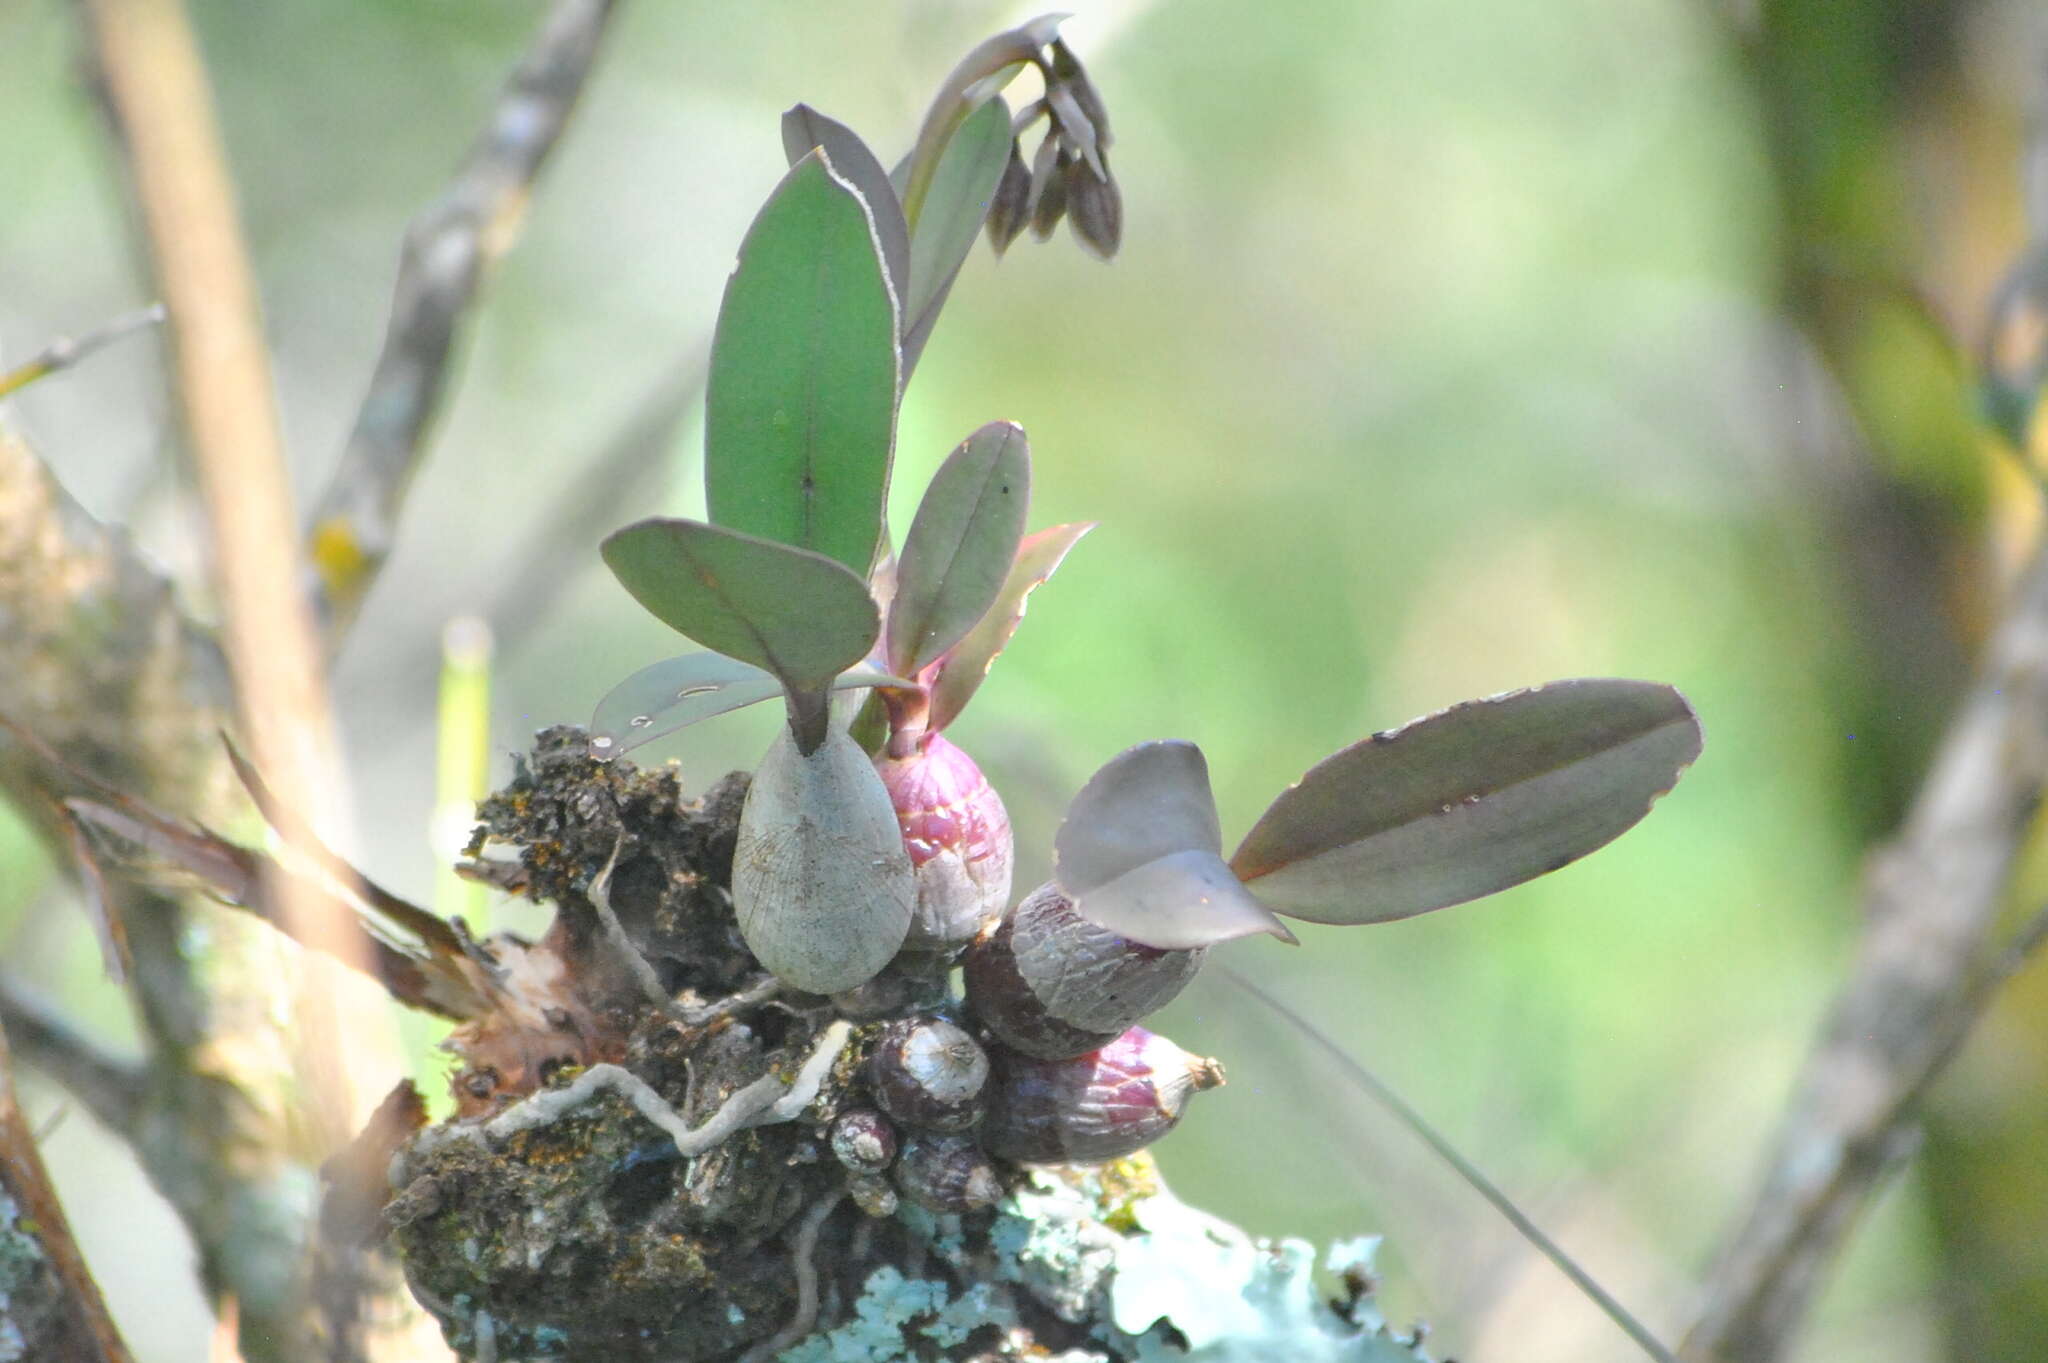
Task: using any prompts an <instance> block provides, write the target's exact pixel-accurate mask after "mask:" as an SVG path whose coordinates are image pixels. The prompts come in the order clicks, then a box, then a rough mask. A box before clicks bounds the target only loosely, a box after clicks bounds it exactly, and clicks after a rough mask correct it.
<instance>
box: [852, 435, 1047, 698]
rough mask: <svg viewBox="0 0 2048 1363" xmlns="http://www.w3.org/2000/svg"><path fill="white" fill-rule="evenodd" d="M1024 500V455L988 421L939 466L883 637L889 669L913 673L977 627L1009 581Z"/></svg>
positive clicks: (1018, 441)
mask: <svg viewBox="0 0 2048 1363" xmlns="http://www.w3.org/2000/svg"><path fill="white" fill-rule="evenodd" d="M1030 501H1031V448H1030V446H1029V445H1028V444H1027V443H1026V442H1025V439H1024V430H1023V428H1022V427H1021V426H1018V425H1017V424H1016V423H1014V422H1009V421H991V422H990V423H989V424H988V425H986V426H983V427H982V428H981V429H980V430H978V431H976V432H975V433H974V434H973V435H970V436H968V437H967V439H966V440H965V441H963V442H962V443H961V445H960V447H959V448H958V449H956V450H954V451H953V453H952V454H950V455H948V456H947V457H946V462H945V463H943V464H941V465H939V471H938V472H937V473H936V474H934V475H933V476H932V483H931V486H930V487H929V488H927V489H925V494H924V500H923V501H922V502H920V503H919V504H918V508H917V516H916V517H915V519H913V520H912V521H911V523H910V533H909V534H908V535H906V536H905V537H904V540H903V557H902V559H901V561H900V562H899V563H898V565H897V569H896V594H895V598H894V600H893V601H892V602H891V604H890V607H889V624H888V630H887V634H886V636H885V637H886V640H887V650H886V652H887V655H888V658H889V666H891V667H893V668H894V669H896V670H897V671H898V672H902V673H905V674H910V673H915V672H916V671H917V670H918V669H920V668H922V667H924V666H925V665H926V664H928V663H930V662H932V661H934V660H936V659H937V658H938V657H939V656H940V655H941V654H943V653H944V652H945V651H946V650H947V649H949V648H951V647H952V646H953V645H955V644H957V643H959V642H960V640H961V639H962V638H964V637H965V636H966V634H967V632H968V631H969V630H971V629H973V628H974V626H975V625H976V624H978V623H980V621H981V618H982V616H984V615H986V614H987V613H988V610H989V608H990V607H991V606H993V605H994V604H995V603H996V598H997V597H998V596H999V595H1001V593H1002V590H1003V582H1004V580H1005V579H1007V578H1008V577H1009V573H1010V566H1011V565H1012V564H1013V563H1015V562H1016V560H1017V546H1018V544H1019V543H1021V542H1022V540H1023V537H1024V514H1025V511H1026V510H1027V509H1028V507H1029V504H1030Z"/></svg>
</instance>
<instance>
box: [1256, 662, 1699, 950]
mask: <svg viewBox="0 0 2048 1363" xmlns="http://www.w3.org/2000/svg"><path fill="white" fill-rule="evenodd" d="M1699 752H1700V729H1699V722H1698V721H1697V720H1696V719H1695V718H1694V717H1693V713H1692V708H1691V707H1690V706H1689V705H1687V704H1686V701H1685V697H1683V696H1681V695H1680V694H1679V693H1678V692H1677V691H1675V690H1673V689H1672V688H1671V687H1668V686H1662V685H1658V684H1656V683H1654V682H1641V681H1620V680H1611V679H1603V678H1587V679H1579V680H1574V681H1561V682H1552V683H1551V684H1550V685H1548V686H1539V687H1536V688H1534V689H1532V690H1527V691H1511V692H1508V693H1507V694H1506V695H1501V696H1493V697H1490V698H1488V699H1486V700H1475V701H1468V702H1466V703H1465V704H1463V705H1454V706H1452V707H1451V708H1450V709H1448V710H1444V711H1441V712H1439V713H1437V714H1434V715H1430V716H1428V717H1427V718H1424V719H1418V720H1416V721H1414V722H1413V723H1411V724H1408V725H1406V726H1404V727H1402V728H1399V729H1395V730H1392V731H1391V732H1388V733H1382V734H1375V735H1374V736H1373V737H1371V738H1368V739H1366V740H1364V741H1362V742H1359V743H1355V744H1353V745H1352V746H1351V747H1348V748H1346V749H1344V750H1343V751H1342V752H1339V753H1337V754H1335V755H1334V756H1331V757H1329V758H1326V759H1325V760H1324V761H1322V762H1321V763H1319V764H1318V765H1317V766H1315V767H1314V768H1312V769H1311V770H1310V771H1309V773H1308V774H1307V775H1306V776H1304V777H1302V778H1301V780H1300V781H1299V782H1298V783H1296V784H1295V785H1293V786H1291V787H1289V788H1288V789H1287V790H1286V791H1284V792H1282V794H1281V796H1280V798H1279V799H1277V800H1275V801H1273V803H1272V805H1271V807H1269V808H1268V809H1267V810H1266V812H1265V814H1264V816H1262V817H1261V818H1260V819H1259V821H1258V823H1257V824H1256V825H1255V826H1254V827H1253V828H1252V831H1251V832H1250V833H1249V834H1247V835H1246V837H1245V840H1244V842H1243V843H1242V844H1241V845H1240V846H1239V847H1238V849H1237V851H1236V853H1235V854H1234V855H1233V856H1232V857H1231V859H1230V866H1231V869H1232V870H1233V871H1235V872H1236V873H1237V876H1238V878H1239V879H1240V880H1242V881H1243V882H1244V883H1245V885H1246V887H1247V888H1248V889H1250V890H1251V891H1252V892H1253V893H1255V894H1257V895H1258V896H1259V898H1260V899H1261V900H1263V901H1264V902H1265V903H1267V904H1268V905H1270V906H1271V907H1272V908H1274V909H1276V910H1278V911H1279V912H1281V913H1284V914H1288V915H1290V916H1292V917H1295V918H1306V919H1308V920H1309V921H1311V922H1317V923H1377V922H1384V921H1386V920H1389V919H1394V918H1406V917H1408V916H1409V915H1411V914H1418V913H1427V912H1428V911H1429V910H1431V909H1440V908H1443V907H1445V906H1446V905H1450V904H1459V903H1463V902H1464V901H1466V900H1468V899H1476V898H1478V897H1479V896H1481V895H1486V894H1492V893H1493V892H1494V891H1496V890H1504V889H1506V888H1507V887H1508V886H1510V885H1516V884H1519V883H1521V882H1522V881H1524V880H1529V879H1531V878H1533V877H1535V876H1539V875H1542V874H1543V873H1544V872H1546V871H1554V870H1556V869H1558V868H1559V867H1561V866H1564V865H1566V864H1567V863H1569V862H1572V861H1575V860H1577V859H1578V858H1580V857H1582V856H1584V855H1585V854H1586V853H1588V852H1590V851H1592V850H1593V849H1594V848H1596V847H1599V846H1601V845H1603V844H1605V843H1607V842H1609V841H1611V840H1613V839H1614V838H1616V837H1618V836H1619V835H1620V834H1621V833H1622V832H1623V831H1624V830H1626V829H1627V828H1628V827H1629V826H1630V825H1631V824H1633V823H1635V822H1636V820H1638V819H1640V818H1642V817H1643V815H1644V814H1645V813H1647V812H1648V811H1649V808H1650V804H1651V802H1652V801H1654V800H1655V799H1656V798H1657V797H1658V796H1659V795H1662V794H1663V793H1664V792H1665V791H1667V790H1669V789H1671V787H1672V785H1673V784H1675V783H1676V782H1677V780H1678V777H1679V773H1681V772H1682V771H1684V770H1685V768H1686V766H1687V765H1688V764H1690V763H1691V762H1692V760H1693V759H1694V758H1695V757H1698V756H1699Z"/></svg>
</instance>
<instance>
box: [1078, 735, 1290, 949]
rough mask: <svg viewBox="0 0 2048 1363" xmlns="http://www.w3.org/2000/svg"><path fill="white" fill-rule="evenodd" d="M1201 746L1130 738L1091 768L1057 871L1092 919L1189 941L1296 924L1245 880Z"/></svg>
mask: <svg viewBox="0 0 2048 1363" xmlns="http://www.w3.org/2000/svg"><path fill="white" fill-rule="evenodd" d="M1222 847H1223V830H1222V827H1221V826H1220V825H1219V824H1218V822H1217V819H1216V797H1215V796H1214V795H1213V794H1211V792H1210V790H1209V764H1208V762H1207V761H1206V760H1205V759H1204V758H1203V756H1202V750H1201V749H1200V748H1197V747H1196V746H1195V745H1194V744H1192V743H1189V742H1185V741H1184V740H1181V739H1166V740H1162V741H1160V742H1155V743H1140V744H1138V745H1137V746H1136V747H1134V748H1126V749H1125V750H1124V751H1123V752H1121V753H1118V754H1117V755H1116V756H1115V757H1113V758H1111V759H1110V760H1109V761H1108V762H1106V763H1104V764H1103V766H1102V769H1101V770H1100V771H1098V772H1096V773H1095V775H1093V776H1091V777H1089V778H1088V784H1087V785H1085V786H1083V787H1081V793H1080V794H1078V795H1076V796H1075V797H1074V801H1073V803H1072V804H1070V805H1068V806H1067V817H1066V819H1065V821H1064V822H1062V823H1061V824H1060V831H1059V833H1058V834H1057V835H1056V836H1055V837H1054V839H1053V879H1054V880H1055V881H1056V882H1058V884H1059V887H1060V889H1061V890H1063V891H1064V892H1065V893H1066V894H1067V896H1068V897H1069V898H1071V899H1072V900H1073V901H1074V911H1075V912H1076V913H1079V914H1080V915H1081V916H1082V917H1083V918H1086V919H1087V920H1088V921H1090V922H1091V923H1095V924H1097V925H1099V926H1101V927H1105V928H1108V929H1109V930H1110V931H1112V932H1114V933H1116V934H1118V935H1119V936H1122V937H1128V938H1130V939H1131V940H1132V941H1134V942H1138V943H1141V944H1143V945H1145V946H1148V947H1159V948H1163V949H1167V950H1174V951H1186V950H1190V949H1193V948H1195V947H1205V946H1210V945H1213V944H1214V943H1217V942H1226V941H1229V940H1230V939H1231V938H1233V937H1244V936H1247V935H1249V934H1251V933H1254V932H1270V933H1272V934H1273V935H1274V936H1276V937H1279V938H1281V939H1282V940H1284V941H1289V942H1291V941H1293V940H1294V934H1293V933H1291V932H1289V931H1288V930H1287V928H1286V927H1285V926H1284V925H1283V924H1282V923H1281V922H1280V920H1279V919H1277V918H1275V917H1274V916H1273V914H1272V913H1271V912H1270V911H1269V910H1267V909H1266V907H1265V906H1264V905H1262V904H1260V903H1259V902H1258V900H1257V899H1255V898H1253V897H1252V896H1251V895H1250V894H1248V893H1246V891H1245V889H1244V887H1243V886H1241V885H1239V884H1238V883H1237V879H1236V877H1234V876H1233V875H1232V874H1231V873H1230V868H1229V867H1228V866H1226V865H1224V862H1223V857H1222V855H1221V853H1222Z"/></svg>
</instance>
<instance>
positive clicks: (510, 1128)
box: [415, 1019, 853, 1158]
mask: <svg viewBox="0 0 2048 1363" xmlns="http://www.w3.org/2000/svg"><path fill="white" fill-rule="evenodd" d="M852 1035H853V1024H852V1023H849V1022H847V1021H845V1020H844V1019H841V1020H840V1021H837V1022H834V1023H833V1024H832V1025H831V1026H829V1027H827V1028H826V1029H825V1030H824V1032H823V1033H822V1034H820V1036H819V1037H818V1044H817V1045H816V1046H814V1047H813V1048H812V1049H811V1053H810V1055H809V1056H807V1057H806V1058H805V1060H804V1063H803V1067H802V1068H801V1069H799V1070H798V1071H797V1076H796V1080H795V1082H794V1083H789V1084H785V1083H784V1082H783V1081H782V1080H780V1079H778V1078H776V1077H775V1076H774V1075H773V1074H765V1075H763V1076H761V1077H760V1078H759V1079H756V1080H755V1081H754V1082H753V1083H751V1084H748V1085H747V1086H746V1087H745V1088H742V1089H739V1090H738V1091H737V1092H735V1093H734V1094H733V1095H732V1096H731V1097H729V1098H727V1099H726V1100H725V1102H724V1103H722V1104H720V1106H719V1108H718V1110H717V1111H716V1112H714V1113H712V1114H711V1115H710V1116H709V1117H707V1118H706V1119H705V1120H704V1122H703V1124H702V1125H700V1126H694V1127H693V1126H691V1125H690V1124H689V1123H688V1122H686V1121H684V1120H683V1117H682V1114H681V1113H679V1112H677V1111H676V1110H675V1109H674V1108H673V1107H671V1106H669V1103H668V1100H667V1099H665V1098H663V1097H662V1096H661V1095H660V1094H659V1093H657V1092H655V1091H654V1088H653V1087H652V1086H651V1085H650V1084H648V1082H647V1081H646V1080H644V1079H642V1078H641V1077H640V1076H639V1075H637V1074H634V1073H633V1072H632V1071H631V1070H629V1069H626V1068H625V1067H623V1066H620V1065H611V1064H604V1065H592V1066H591V1067H590V1068H589V1069H587V1070H585V1071H583V1073H581V1074H579V1075H577V1076H576V1078H575V1080H574V1081H573V1082H571V1083H569V1084H567V1085H565V1086H564V1087H562V1088H558V1089H547V1090H544V1091H543V1092H540V1093H536V1094H534V1095H533V1096H532V1097H530V1098H526V1099H524V1100H522V1101H521V1102H518V1103H516V1104H514V1105H513V1106H511V1107H509V1108H507V1109H505V1111H503V1112H501V1113H499V1114H498V1115H497V1116H495V1117H493V1118H491V1119H490V1120H489V1121H487V1122H482V1123H478V1124H462V1125H449V1126H443V1127H440V1128H437V1129H435V1130H432V1131H428V1132H425V1133H423V1134H422V1135H421V1136H419V1137H418V1139H417V1141H416V1142H415V1148H417V1149H422V1150H431V1149H433V1148H434V1147H435V1146H438V1145H440V1144H441V1143H443V1142H445V1141H450V1140H476V1141H482V1142H486V1143H489V1144H493V1145H495V1144H499V1143H502V1142H503V1141H505V1140H507V1139H509V1138H510V1137H512V1136H515V1135H517V1134H518V1133H520V1132H522V1131H532V1130H535V1129H537V1128H539V1127H544V1126H549V1125H552V1124H553V1123H555V1122H557V1121H559V1120H561V1119H562V1118H563V1117H565V1116H567V1115H568V1114H570V1113H572V1112H574V1111H576V1110H577V1109H578V1108H580V1107H582V1106H583V1105H584V1104H585V1103H587V1102H589V1101H590V1100H591V1098H592V1097H594V1096H595V1095H596V1094H598V1093H600V1092H611V1093H615V1094H617V1095H618V1096H619V1097H621V1098H624V1099H625V1100H626V1101H627V1102H629V1103H631V1104H632V1105H633V1107H634V1110H635V1111H637V1112H639V1114H640V1115H641V1116H643V1117H645V1118H646V1119H647V1120H648V1121H650V1122H653V1123H654V1124H655V1125H656V1126H658V1127H660V1128H661V1129H662V1130H663V1131H665V1132H667V1133H668V1137H669V1139H670V1140H672V1141H674V1142H675V1147H676V1152H677V1153H678V1154H680V1155H682V1156H683V1157H684V1158H689V1157H692V1156H695V1155H701V1154H703V1153H704V1152H705V1151H707V1150H710V1149H711V1148H712V1147H714V1146H716V1145H718V1144H719V1143H720V1142H722V1141H724V1140H725V1139H726V1138H727V1137H728V1136H731V1135H733V1134H734V1133H736V1132H740V1131H744V1130H746V1129H747V1128H748V1127H754V1126H768V1125H771V1124H773V1123H776V1122H787V1121H792V1120H794V1119H795V1118H796V1117H798V1116H800V1115H801V1114H802V1113H803V1110H804V1109H805V1108H807V1107H809V1106H810V1105H811V1103H812V1102H813V1101H815V1100H816V1098H817V1096H818V1090H819V1089H820V1088H821V1087H823V1085H824V1082H825V1076H826V1075H828V1074H830V1073H831V1071H832V1066H833V1065H834V1063H836V1062H837V1061H838V1059H839V1055H840V1052H842V1051H844V1050H845V1049H846V1044H847V1041H848V1040H849V1039H850V1038H851V1037H852Z"/></svg>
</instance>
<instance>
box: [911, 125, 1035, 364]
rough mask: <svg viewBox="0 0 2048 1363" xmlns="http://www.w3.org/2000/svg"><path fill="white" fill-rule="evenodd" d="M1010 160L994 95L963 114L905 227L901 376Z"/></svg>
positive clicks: (1006, 128) (920, 349) (928, 330)
mask: <svg viewBox="0 0 2048 1363" xmlns="http://www.w3.org/2000/svg"><path fill="white" fill-rule="evenodd" d="M1009 163H1010V106H1009V105H1008V104H1006V103H1004V102H1003V99H1002V97H1001V96H1000V95H998V96H993V97H991V98H990V99H989V101H988V102H987V103H986V104H984V105H982V106H981V107H980V108H978V109H976V110H975V111H974V112H973V113H971V114H969V115H967V117H966V119H965V120H963V121H962V122H961V124H960V126H959V128H958V129H956V130H955V131H954V133H953V136H952V139H951V140H950V141H948V142H947V143H946V150H945V152H944V153H943V154H942V155H941V156H940V157H939V165H938V169H937V170H935V171H934V172H933V173H932V181H931V188H930V189H929V190H928V191H927V192H926V194H925V197H924V203H923V205H922V206H921V207H920V209H919V212H918V216H917V221H916V223H914V224H913V225H912V226H911V229H910V291H909V294H908V297H907V298H906V300H905V302H904V306H903V381H904V382H905V383H908V382H909V381H910V373H911V371H912V370H914V369H915V368H917V358H918V356H920V355H922V354H923V353H924V345H925V342H926V341H927V340H929V339H931V334H932V327H933V326H934V325H936V324H937V322H938V320H939V309H940V308H941V307H943V306H944V305H945V302H946V295H947V293H949V292H950V291H951V290H952V288H953V279H954V277H955V276H957V275H958V274H959V273H960V266H961V264H962V263H964V262H965V261H966V259H967V253H968V252H969V251H971V250H972V249H974V239H975V238H976V237H977V236H979V235H980V234H981V224H982V221H983V220H984V219H985V218H987V217H988V208H989V204H990V203H991V202H992V201H993V200H994V199H995V194H996V186H997V185H999V184H1001V183H1002V179H1003V168H1004V167H1005V166H1007V165H1008V164H1009Z"/></svg>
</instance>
